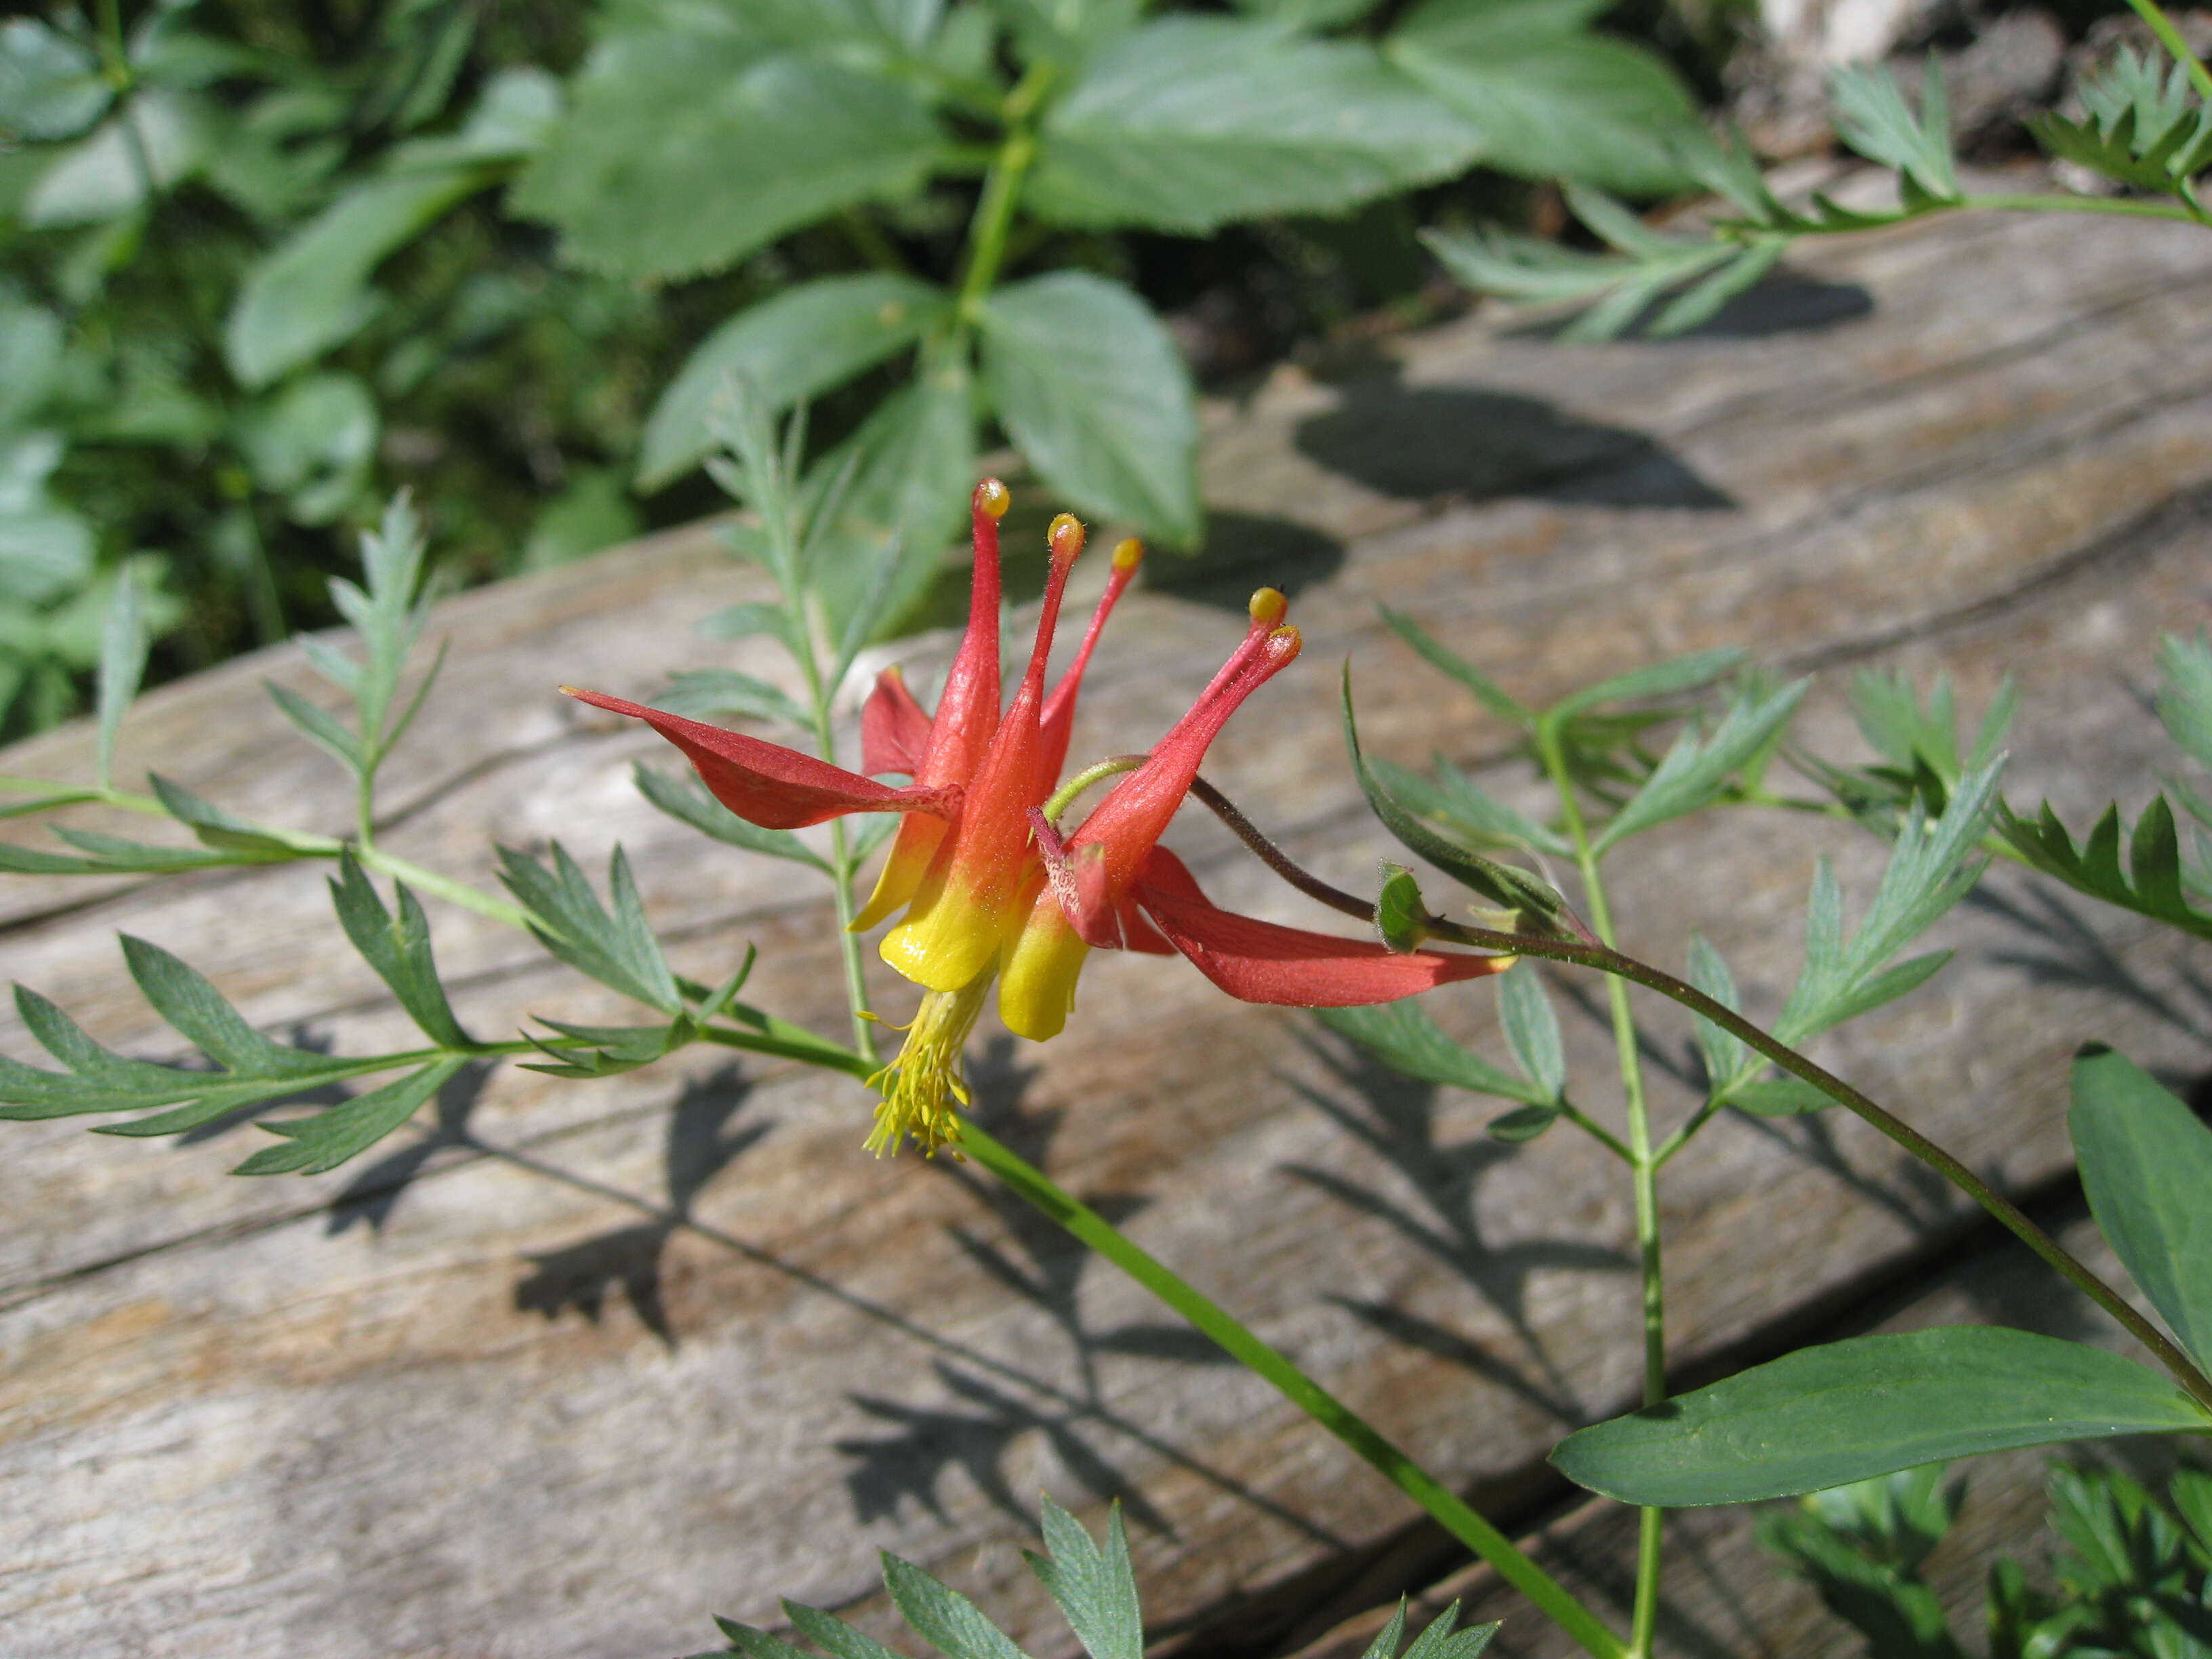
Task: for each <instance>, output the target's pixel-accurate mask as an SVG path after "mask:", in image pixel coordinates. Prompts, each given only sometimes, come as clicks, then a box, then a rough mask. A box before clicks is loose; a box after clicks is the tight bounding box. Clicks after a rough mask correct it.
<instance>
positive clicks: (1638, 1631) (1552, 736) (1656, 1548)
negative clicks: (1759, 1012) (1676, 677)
mask: <svg viewBox="0 0 2212 1659" xmlns="http://www.w3.org/2000/svg"><path fill="white" fill-rule="evenodd" d="M1536 747H1537V750H1538V752H1539V754H1540V755H1541V757H1542V758H1543V763H1544V770H1545V772H1546V773H1547V775H1549V776H1550V778H1551V780H1552V786H1553V788H1554V789H1556V790H1557V791H1558V792H1559V810H1560V815H1561V820H1562V822H1563V823H1565V826H1566V830H1567V835H1568V837H1569V839H1571V841H1572V842H1574V848H1575V863H1576V865H1577V866H1578V867H1579V868H1580V870H1581V872H1582V878H1583V896H1584V897H1585V899H1586V900H1587V901H1588V902H1589V912H1590V926H1591V927H1593V928H1594V929H1595V931H1596V933H1597V936H1598V938H1599V939H1600V940H1601V942H1602V943H1603V945H1605V947H1606V948H1607V950H1610V949H1612V948H1613V909H1612V907H1611V905H1610V904H1608V903H1607V900H1606V893H1605V882H1604V879H1603V878H1602V877H1601V876H1600V874H1599V873H1598V854H1597V851H1596V849H1595V848H1594V847H1593V846H1592V845H1591V843H1590V837H1589V825H1588V824H1587V823H1585V822H1584V821H1583V809H1582V803H1581V801H1580V800H1579V799H1577V797H1576V794H1575V782H1574V775H1573V774H1572V773H1571V772H1570V771H1569V770H1568V768H1567V762H1566V755H1565V750H1563V749H1562V748H1561V747H1560V744H1559V726H1557V724H1555V723H1554V722H1553V721H1552V720H1542V721H1540V722H1539V723H1538V725H1537V727H1536ZM1605 987H1606V1000H1607V1005H1608V1006H1609V1007H1610V1009H1611V1012H1612V1016H1613V1048H1614V1051H1615V1053H1616V1054H1617V1055H1618V1056H1619V1060H1620V1086H1621V1094H1622V1097H1623V1099H1624V1102H1625V1103H1626V1109H1627V1115H1628V1170H1629V1178H1630V1180H1631V1182H1632V1185H1633V1188H1634V1192H1635V1198H1636V1247H1637V1263H1638V1274H1639V1277H1640V1279H1641V1281H1642V1291H1643V1319H1644V1404H1645V1405H1647V1406H1656V1405H1657V1404H1658V1403H1659V1402H1660V1401H1662V1400H1664V1399H1665V1398H1666V1397H1667V1295H1666V1285H1665V1281H1664V1279H1662V1272H1661V1256H1660V1237H1659V1164H1658V1161H1657V1160H1656V1159H1655V1158H1653V1157H1652V1155H1651V1116H1650V1108H1649V1104H1648V1102H1647V1100H1646V1097H1645V1094H1644V1060H1643V1056H1642V1054H1640V1053H1639V1052H1638V1048H1637V1038H1636V1015H1635V1012H1634V1010H1632V1008H1631V1007H1630V1006H1629V1003H1628V981H1626V980H1624V979H1620V978H1618V977H1608V978H1607V981H1606V982H1605ZM1665 1522H1666V1511H1665V1510H1660V1509H1653V1508H1647V1509H1645V1510H1644V1511H1643V1513H1642V1514H1641V1516H1639V1517H1638V1525H1637V1550H1636V1603H1635V1612H1634V1613H1633V1615H1632V1619H1631V1622H1630V1625H1629V1632H1628V1649H1629V1652H1630V1653H1631V1655H1632V1656H1635V1659H1644V1656H1645V1655H1648V1654H1649V1653H1650V1651H1651V1635H1652V1631H1653V1628H1654V1626H1656V1622H1657V1620H1658V1616H1659V1566H1660V1546H1661V1541H1662V1534H1663V1531H1664V1528H1665Z"/></svg>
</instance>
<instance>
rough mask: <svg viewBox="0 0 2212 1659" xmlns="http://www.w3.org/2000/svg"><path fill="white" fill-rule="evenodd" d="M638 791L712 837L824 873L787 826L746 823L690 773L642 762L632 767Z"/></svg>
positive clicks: (822, 863) (821, 863)
mask: <svg viewBox="0 0 2212 1659" xmlns="http://www.w3.org/2000/svg"><path fill="white" fill-rule="evenodd" d="M635 777H636V779H637V787H638V793H640V794H641V795H643V796H644V797H645V798H646V799H647V800H649V801H651V802H652V803H653V805H655V806H657V807H659V809H660V810H661V811H664V812H665V813H667V814H668V816H669V817H671V818H676V819H678V820H680V821H681V822H683V823H688V824H690V826H691V827H692V828H693V829H696V830H699V831H700V832H702V834H705V835H709V836H713V837H714V839H715V840H716V841H720V842H728V843H729V844H730V845H731V846H732V847H742V848H744V849H745V850H746V851H747V852H749V853H764V854H767V855H768V856H769V857H770V858H777V859H789V860H791V861H792V862H793V863H794V864H804V865H807V866H811V868H813V869H817V870H819V871H821V872H823V873H824V874H827V873H828V872H829V865H828V864H827V863H826V862H825V861H823V860H822V859H820V858H817V856H816V855H815V854H814V853H813V852H812V851H811V849H810V848H808V847H807V845H806V843H805V842H803V841H801V840H799V837H798V836H794V835H793V834H792V833H791V831H790V830H788V829H762V828H761V827H760V826H759V825H758V824H757V823H746V822H745V821H744V819H743V818H741V817H738V815H737V814H736V813H735V812H732V811H730V809H729V808H728V807H726V806H725V805H722V803H721V802H720V801H718V800H716V799H714V797H713V796H712V795H710V794H708V793H707V791H706V789H705V788H704V787H702V786H701V785H700V784H699V783H697V782H696V781H695V780H694V779H693V778H692V777H690V775H685V776H684V777H681V778H678V777H671V776H670V775H668V774H667V773H665V772H656V771H653V770H652V769H650V768H648V767H646V766H644V765H640V766H639V767H637V769H635Z"/></svg>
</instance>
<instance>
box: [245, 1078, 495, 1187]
mask: <svg viewBox="0 0 2212 1659" xmlns="http://www.w3.org/2000/svg"><path fill="white" fill-rule="evenodd" d="M468 1063H469V1062H468V1060H467V1058H466V1057H465V1056H464V1055H455V1056H453V1057H452V1058H450V1059H447V1060H433V1061H432V1062H431V1063H430V1064H429V1065H428V1066H423V1067H422V1069H421V1070H420V1071H417V1072H412V1073H409V1074H408V1075H407V1076H405V1077H403V1078H398V1079H394V1080H393V1081H392V1082H390V1083H387V1084H385V1085H383V1086H381V1087H380V1088H376V1089H372V1090H370V1091H368V1092H367V1093H366V1094H360V1095H356V1096H355V1097H353V1098H352V1099H351V1100H349V1101H348V1102H346V1103H345V1104H344V1105H343V1106H334V1107H332V1108H331V1109H330V1110H329V1111H326V1112H318V1113H316V1114H315V1115H314V1116H313V1117H303V1118H292V1119H289V1120H287V1121H278V1122H270V1121H262V1122H260V1123H258V1124H257V1125H256V1126H255V1127H258V1128H262V1129H266V1130H268V1131H269V1132H270V1133H271V1134H276V1135H282V1136H283V1137H285V1140H284V1144H283V1146H264V1148H262V1150H261V1151H259V1152H256V1153H254V1154H253V1156H252V1157H251V1158H247V1159H246V1161H245V1162H244V1163H243V1164H240V1165H239V1166H238V1167H237V1168H236V1169H234V1170H232V1171H231V1173H232V1174H233V1175H284V1174H289V1173H291V1172H292V1171H295V1170H296V1171H298V1172H299V1173H300V1174H301V1175H320V1174H322V1173H323V1172H324V1171H325V1170H335V1169H336V1168H337V1166H338V1165H339V1164H343V1163H344V1162H345V1161H346V1160H347V1159H348V1158H353V1157H355V1156H356V1155H357V1154H359V1153H361V1152H366V1151H367V1150H368V1148H369V1147H371V1146H374V1145H375V1144H376V1143H377V1142H378V1141H380V1140H381V1139H384V1137H385V1136H386V1135H388V1134H390V1133H392V1131H393V1130H395V1129H397V1128H398V1127H399V1126H400V1125H401V1124H403V1123H404V1122H406V1121H407V1120H408V1119H409V1118H410V1117H412V1116H414V1115H415V1114H416V1112H417V1111H418V1110H420V1109H422V1103H423V1102H425V1101H426V1100H428V1099H429V1098H430V1097H431V1096H433V1095H435V1094H436V1093H437V1092H438V1091H439V1090H441V1089H442V1088H444V1087H445V1086H446V1084H447V1081H448V1080H449V1079H452V1077H453V1074H454V1073H456V1072H458V1071H459V1070H460V1069H461V1067H462V1066H465V1065H467V1064H468Z"/></svg>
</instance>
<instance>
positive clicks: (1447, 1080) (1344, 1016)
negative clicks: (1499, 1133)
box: [1314, 969, 1551, 1106]
mask: <svg viewBox="0 0 2212 1659" xmlns="http://www.w3.org/2000/svg"><path fill="white" fill-rule="evenodd" d="M1519 971H1521V970H1520V969H1511V970H1510V971H1508V973H1507V974H1506V975H1505V977H1506V978H1508V979H1510V978H1512V977H1513V975H1514V974H1515V973H1518V972H1519ZM1314 1018H1316V1019H1317V1020H1319V1021H1320V1022H1321V1023H1322V1024H1323V1025H1326V1026H1327V1027H1328V1029H1329V1030H1332V1031H1334V1032H1335V1033H1336V1034H1337V1036H1340V1037H1342V1038H1344V1039H1345V1040H1346V1042H1356V1043H1358V1045H1359V1046H1360V1047H1361V1048H1364V1049H1365V1050H1366V1051H1367V1052H1368V1053H1369V1054H1372V1055H1374V1056H1375V1058H1376V1059H1377V1060H1381V1061H1382V1062H1383V1064H1384V1065H1385V1066H1389V1068H1390V1069H1391V1070H1392V1071H1394V1072H1398V1073H1403V1074H1404V1075H1405V1076H1407V1077H1410V1078H1413V1079H1418V1080H1419V1081H1420V1082H1423V1083H1441V1084H1443V1085H1446V1086H1448V1087H1449V1088H1454V1089H1467V1090H1470V1091H1473V1092H1474V1093H1476V1094H1481V1095H1498V1096H1501V1097H1504V1098H1505V1099H1507V1100H1519V1101H1525V1102H1527V1103H1528V1104H1530V1105H1532V1106H1541V1105H1543V1104H1545V1103H1547V1101H1548V1100H1549V1099H1550V1098H1551V1097H1550V1096H1548V1095H1547V1094H1546V1093H1544V1091H1543V1088H1542V1085H1539V1084H1534V1083H1531V1082H1529V1081H1528V1080H1527V1079H1523V1078H1517V1077H1515V1076H1514V1075H1513V1074H1512V1073H1510V1072H1508V1071H1507V1070H1505V1069H1504V1067H1503V1066H1493V1065H1492V1064H1491V1063H1490V1062H1489V1061H1488V1060H1485V1059H1484V1058H1483V1057H1482V1056H1481V1055H1480V1054H1475V1053H1474V1052H1473V1051H1472V1050H1470V1049H1467V1048H1462V1047H1460V1045H1459V1044H1458V1043H1456V1042H1453V1041H1452V1040H1451V1039H1450V1038H1449V1037H1448V1036H1445V1035H1444V1033H1443V1028H1442V1027H1440V1026H1439V1025H1438V1024H1437V1023H1436V1021H1435V1020H1433V1019H1431V1018H1429V1015H1428V1012H1427V1011H1426V1010H1425V1009H1424V1008H1423V1007H1422V1006H1421V1005H1420V1004H1419V1002H1416V1001H1415V1000H1413V999H1412V998H1410V997H1408V998H1407V999H1406V1000H1403V1001H1400V1002H1383V1003H1377V1004H1376V1005H1375V1006H1372V1007H1367V1008H1316V1010H1314Z"/></svg>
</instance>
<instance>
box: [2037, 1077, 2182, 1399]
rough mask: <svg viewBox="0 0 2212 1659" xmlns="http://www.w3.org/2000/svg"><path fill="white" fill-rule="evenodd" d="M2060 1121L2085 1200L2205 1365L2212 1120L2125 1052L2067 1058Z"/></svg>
mask: <svg viewBox="0 0 2212 1659" xmlns="http://www.w3.org/2000/svg"><path fill="white" fill-rule="evenodd" d="M2073 1084H2074V1105H2073V1109H2072V1111H2071V1112H2070V1113H2069V1114H2068V1116H2067V1126H2068V1127H2069V1129H2070V1130H2071V1131H2072V1133H2073V1136H2074V1152H2075V1157H2076V1158H2078V1159H2079V1160H2080V1163H2081V1185H2082V1186H2083V1188H2085V1189H2087V1193H2088V1195H2089V1209H2090V1211H2091V1212H2092V1213H2093V1214H2094V1215H2095V1217H2096V1218H2097V1225H2098V1226H2099V1227H2100V1229H2102V1230H2103V1232H2104V1235H2105V1237H2106V1239H2108V1240H2109V1241H2111V1243H2112V1251H2113V1254H2114V1255H2118V1257H2119V1258H2120V1260H2121V1261H2122V1262H2123V1263H2124V1264H2125V1266H2126V1267H2127V1270H2128V1272H2129V1273H2130V1274H2131V1275H2133V1277H2134V1279H2135V1281H2136V1284H2137V1285H2141V1286H2142V1293H2143V1294H2144V1295H2145V1296H2147V1297H2149V1298H2150V1302H2151V1305H2152V1306H2153V1307H2154V1308H2156V1309H2157V1310H2158V1311H2159V1314H2160V1316H2161V1317H2162V1318H2164V1319H2165V1321H2166V1327H2167V1328H2168V1329H2170V1330H2171V1331H2172V1333H2173V1334H2174V1336H2175V1338H2176V1339H2177V1340H2179V1342H2180V1344H2181V1346H2183V1347H2184V1348H2185V1349H2186V1350H2187V1351H2188V1352H2189V1355H2190V1358H2192V1359H2194V1360H2196V1362H2197V1364H2199V1365H2212V1129H2207V1128H2206V1127H2204V1125H2203V1124H2202V1123H2200V1122H2199V1121H2197V1115H2196V1114H2195V1113H2194V1112H2191V1110H2190V1109H2189V1108H2188V1107H2186V1106H2185V1105H2183V1104H2182V1103H2181V1102H2180V1101H2179V1100H2178V1099H2177V1098H2175V1097H2174V1096H2173V1095H2172V1093H2171V1092H2169V1091H2167V1090H2166V1089H2164V1088H2161V1087H2160V1085H2158V1083H2157V1082H2156V1081H2155V1080H2154V1079H2152V1078H2151V1077H2150V1076H2149V1074H2148V1073H2145V1072H2144V1071H2143V1070H2142V1068H2141V1067H2140V1066H2136V1065H2135V1064H2134V1063H2133V1062H2132V1061H2130V1060H2128V1059H2127V1058H2126V1056H2124V1055H2123V1054H2114V1053H2112V1052H2110V1051H2109V1050H2107V1051H2106V1052H2103V1053H2099V1054H2083V1055H2081V1056H2080V1057H2078V1058H2077V1059H2076V1060H2075V1062H2074V1079H2073Z"/></svg>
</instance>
